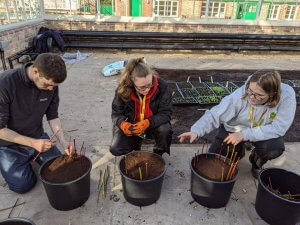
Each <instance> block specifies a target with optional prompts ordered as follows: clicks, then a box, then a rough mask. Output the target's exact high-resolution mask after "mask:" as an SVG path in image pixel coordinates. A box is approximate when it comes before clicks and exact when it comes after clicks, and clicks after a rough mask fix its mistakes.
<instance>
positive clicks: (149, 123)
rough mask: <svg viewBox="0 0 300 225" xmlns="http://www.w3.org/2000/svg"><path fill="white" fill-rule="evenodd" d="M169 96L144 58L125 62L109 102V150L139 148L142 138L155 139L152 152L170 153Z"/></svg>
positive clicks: (114, 152) (126, 150)
mask: <svg viewBox="0 0 300 225" xmlns="http://www.w3.org/2000/svg"><path fill="white" fill-rule="evenodd" d="M171 115H172V95H171V93H170V90H169V88H168V85H167V83H166V82H165V81H164V80H162V79H160V78H158V77H157V76H156V75H155V74H154V72H153V71H152V70H151V69H150V68H149V66H148V65H147V64H146V63H145V62H144V60H143V58H138V59H132V60H131V61H129V63H128V64H127V65H126V67H125V69H124V70H123V72H122V74H121V78H120V82H119V85H118V88H117V91H116V94H115V98H114V100H113V103H112V121H113V124H114V127H113V140H112V144H111V146H110V152H111V153H112V154H113V155H116V156H118V155H123V154H126V153H128V152H130V151H132V150H140V147H141V143H142V139H143V138H145V137H148V138H154V140H155V145H154V149H153V150H154V152H155V153H157V154H160V155H162V154H163V153H164V152H167V153H168V154H170V145H171V141H172V133H173V131H172V127H171V123H170V120H171Z"/></svg>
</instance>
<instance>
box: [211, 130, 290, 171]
mask: <svg viewBox="0 0 300 225" xmlns="http://www.w3.org/2000/svg"><path fill="white" fill-rule="evenodd" d="M228 134H229V132H227V131H226V130H225V128H224V126H223V125H221V126H220V128H219V132H218V134H217V136H216V137H215V140H214V142H213V143H212V144H211V146H210V148H209V150H208V151H209V152H212V153H220V154H221V155H224V156H226V154H227V144H226V143H224V142H223V141H224V139H225V138H226V137H227V136H228ZM251 144H252V145H253V146H254V149H253V150H252V152H251V154H250V156H249V161H250V162H251V163H252V166H253V167H254V168H261V167H262V166H263V165H264V164H265V163H266V162H267V161H268V160H271V159H275V158H277V157H279V156H280V155H281V154H282V153H283V152H284V150H285V147H284V142H283V138H282V137H278V138H273V139H269V140H265V141H257V142H251ZM232 148H233V146H232V145H230V152H231V151H232ZM235 151H236V152H237V157H240V158H243V157H244V156H245V142H244V141H242V142H241V143H239V144H238V145H236V147H235Z"/></svg>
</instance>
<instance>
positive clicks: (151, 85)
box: [134, 83, 153, 91]
mask: <svg viewBox="0 0 300 225" xmlns="http://www.w3.org/2000/svg"><path fill="white" fill-rule="evenodd" d="M134 87H135V88H136V90H138V91H146V90H148V89H150V88H152V87H153V84H152V83H151V84H148V85H145V86H136V85H134Z"/></svg>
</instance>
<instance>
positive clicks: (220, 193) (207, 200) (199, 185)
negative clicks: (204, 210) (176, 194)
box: [190, 153, 239, 208]
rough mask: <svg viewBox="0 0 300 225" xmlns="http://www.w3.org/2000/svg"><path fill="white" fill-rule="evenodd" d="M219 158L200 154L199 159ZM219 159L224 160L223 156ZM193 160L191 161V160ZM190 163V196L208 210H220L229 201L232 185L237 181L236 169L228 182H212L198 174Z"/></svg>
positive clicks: (209, 154)
mask: <svg viewBox="0 0 300 225" xmlns="http://www.w3.org/2000/svg"><path fill="white" fill-rule="evenodd" d="M206 155H207V157H210V158H212V157H216V156H218V157H220V155H217V154H214V153H205V154H200V157H201V156H202V157H203V156H205V157H206ZM221 158H223V159H224V157H223V156H221ZM192 160H193V159H192ZM192 160H191V161H190V168H191V195H192V197H193V198H194V200H195V201H196V202H198V203H199V204H200V205H202V206H205V207H208V208H221V207H224V206H226V204H227V203H228V201H229V198H230V195H231V192H232V189H233V186H234V183H235V181H236V179H237V175H238V171H239V170H238V168H237V170H236V171H237V172H236V175H235V177H234V178H233V179H232V180H228V181H213V180H209V179H207V178H205V177H203V176H201V175H200V174H198V173H197V172H196V171H195V170H194V168H193V166H192Z"/></svg>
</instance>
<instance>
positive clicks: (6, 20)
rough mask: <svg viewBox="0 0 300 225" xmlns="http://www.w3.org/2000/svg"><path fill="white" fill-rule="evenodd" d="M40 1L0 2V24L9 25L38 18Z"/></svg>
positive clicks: (39, 15) (17, 0)
mask: <svg viewBox="0 0 300 225" xmlns="http://www.w3.org/2000/svg"><path fill="white" fill-rule="evenodd" d="M41 1H42V0H14V1H10V0H4V1H0V24H2V25H4V24H11V23H16V22H20V21H24V20H31V19H36V18H40V17H41V16H42V15H41V10H40V8H41Z"/></svg>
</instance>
